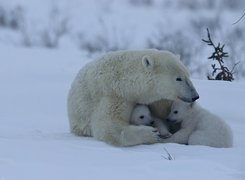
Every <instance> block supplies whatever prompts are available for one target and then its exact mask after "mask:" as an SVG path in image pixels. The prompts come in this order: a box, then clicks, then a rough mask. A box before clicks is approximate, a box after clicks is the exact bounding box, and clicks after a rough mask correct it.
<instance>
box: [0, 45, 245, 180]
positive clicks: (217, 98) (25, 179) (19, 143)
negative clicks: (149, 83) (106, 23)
mask: <svg viewBox="0 0 245 180" xmlns="http://www.w3.org/2000/svg"><path fill="white" fill-rule="evenodd" d="M0 52H1V53H0V67H1V68H0V82H1V93H0V100H1V101H0V180H39V179H40V180H44V179H45V180H49V179H50V180H51V179H52V180H54V179H59V180H67V179H108V180H110V179H118V180H120V179H123V180H125V179H169V180H175V179H176V180H177V179H183V180H187V179H188V180H189V179H198V180H207V179H211V180H212V179H214V180H216V179H222V180H243V179H244V177H245V157H244V152H245V141H244V139H245V131H244V129H245V112H244V107H245V98H244V89H245V83H244V82H218V81H207V80H197V79H193V83H194V85H195V86H196V88H197V90H198V92H199V94H200V100H198V101H199V103H200V104H201V105H202V106H204V107H205V108H207V109H208V110H210V111H212V112H213V113H215V114H217V115H219V116H221V117H222V118H223V119H224V120H225V121H226V122H227V123H228V124H229V125H230V126H231V128H232V130H233V133H234V147H233V148H226V149H225V148H211V147H206V146H186V145H180V144H171V143H170V144H154V145H140V146H134V147H125V148H121V147H113V146H111V145H108V144H105V143H104V142H99V141H96V140H95V139H93V138H85V137H77V136H74V135H73V134H70V133H69V125H68V119H67V113H66V97H67V93H68V90H69V87H70V84H71V82H72V80H73V78H74V77H75V75H76V73H77V72H78V70H79V69H80V68H81V67H82V66H83V65H85V64H86V63H87V62H89V61H91V58H87V57H86V56H85V54H84V53H82V52H81V51H76V50H72V49H69V50H66V51H64V50H62V49H61V50H48V49H35V48H34V49H25V48H20V47H12V46H7V45H4V46H3V45H0ZM164 148H165V149H166V150H167V151H168V152H169V153H170V154H171V155H172V156H173V157H174V159H173V160H167V159H166V158H167V156H168V155H167V153H166V151H165V150H164Z"/></svg>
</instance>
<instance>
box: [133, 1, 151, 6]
mask: <svg viewBox="0 0 245 180" xmlns="http://www.w3.org/2000/svg"><path fill="white" fill-rule="evenodd" d="M129 2H130V4H132V5H134V6H152V5H153V4H154V0H129Z"/></svg>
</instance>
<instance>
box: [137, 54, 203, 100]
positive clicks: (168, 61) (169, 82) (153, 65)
mask: <svg viewBox="0 0 245 180" xmlns="http://www.w3.org/2000/svg"><path fill="white" fill-rule="evenodd" d="M141 62H142V64H141V66H142V69H143V70H144V74H145V75H144V76H145V82H143V83H142V84H144V86H145V87H147V88H148V93H147V97H150V98H152V99H151V101H157V100H160V99H168V100H175V99H180V100H182V101H185V102H194V101H195V100H197V99H198V98H199V95H198V93H197V91H196V89H195V87H194V86H193V84H192V82H191V80H190V78H189V74H188V71H187V70H186V68H185V66H184V65H183V64H182V63H181V62H180V60H179V57H178V56H177V55H174V54H172V53H170V52H168V51H152V52H151V53H148V54H146V55H144V56H143V57H142V59H141Z"/></svg>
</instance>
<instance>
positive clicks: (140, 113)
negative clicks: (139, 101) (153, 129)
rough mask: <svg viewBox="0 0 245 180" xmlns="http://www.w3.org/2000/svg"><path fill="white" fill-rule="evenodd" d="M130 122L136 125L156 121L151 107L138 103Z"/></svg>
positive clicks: (148, 124) (149, 123) (147, 124)
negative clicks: (152, 115)
mask: <svg viewBox="0 0 245 180" xmlns="http://www.w3.org/2000/svg"><path fill="white" fill-rule="evenodd" d="M130 123H131V124H135V125H146V126H150V125H152V124H153V123H154V122H153V119H152V117H151V113H150V110H149V108H148V107H147V106H145V105H136V106H135V108H134V109H133V112H132V115H131V119H130Z"/></svg>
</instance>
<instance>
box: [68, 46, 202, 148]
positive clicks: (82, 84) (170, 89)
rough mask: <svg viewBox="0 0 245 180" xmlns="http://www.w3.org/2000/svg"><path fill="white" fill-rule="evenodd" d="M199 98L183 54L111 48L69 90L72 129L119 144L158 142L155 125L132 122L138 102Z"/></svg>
mask: <svg viewBox="0 0 245 180" xmlns="http://www.w3.org/2000/svg"><path fill="white" fill-rule="evenodd" d="M177 98H178V99H181V100H183V101H186V102H193V101H195V100H196V99H198V98H199V96H198V93H197V92H196V90H195V88H194V87H193V85H192V83H191V81H190V80H189V75H188V72H187V70H186V68H185V67H184V66H183V65H182V64H181V62H180V61H179V58H178V56H176V55H174V54H172V53H170V52H168V51H158V50H142V51H119V52H112V53H108V54H106V55H104V56H102V57H101V58H98V59H97V60H94V61H92V62H91V63H88V64H87V65H85V66H84V67H83V68H82V69H81V70H80V72H79V73H78V75H77V76H76V78H75V80H74V81H73V83H72V86H71V89H70V92H69V95H68V105H67V106H68V117H69V121H70V128H71V132H73V133H74V134H76V135H80V136H93V137H95V138H96V139H98V140H101V141H105V142H107V143H109V144H113V145H116V146H132V145H137V144H151V143H156V142H159V137H158V133H157V132H156V130H155V129H154V128H153V127H150V126H135V125H130V124H129V120H130V115H131V112H132V110H133V108H134V106H135V105H136V103H140V104H150V103H153V102H156V101H158V100H161V99H169V100H175V99H177Z"/></svg>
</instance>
